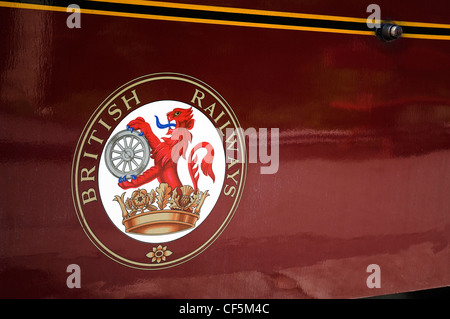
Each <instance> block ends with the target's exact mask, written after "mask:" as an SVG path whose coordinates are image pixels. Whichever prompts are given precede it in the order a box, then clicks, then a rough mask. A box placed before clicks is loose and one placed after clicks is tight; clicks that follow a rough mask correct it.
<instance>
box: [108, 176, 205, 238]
mask: <svg viewBox="0 0 450 319" xmlns="http://www.w3.org/2000/svg"><path fill="white" fill-rule="evenodd" d="M208 196H209V194H208V191H205V192H200V191H199V190H197V192H196V193H194V189H193V188H192V187H191V186H189V185H184V186H182V187H177V188H175V189H174V190H173V191H172V189H171V188H170V187H169V185H168V184H167V183H161V184H160V185H159V186H158V187H157V188H156V189H155V190H153V189H152V190H151V191H150V192H148V191H147V190H145V189H140V188H139V189H137V190H135V191H134V192H133V193H132V194H131V197H130V198H127V199H124V198H125V192H124V193H123V194H122V195H121V196H118V195H116V196H115V197H114V199H113V200H114V201H116V202H118V203H119V205H120V208H121V210H122V217H123V221H122V224H123V225H124V226H125V231H126V232H128V233H136V234H145V235H164V234H170V233H174V232H178V231H181V230H186V229H190V228H193V227H195V223H196V222H197V220H198V219H199V217H200V210H201V208H202V206H203V203H204V201H205V199H206V197H208ZM155 201H156V203H155ZM153 204H156V205H157V206H155V205H153ZM167 206H169V208H168V209H166V207H167Z"/></svg>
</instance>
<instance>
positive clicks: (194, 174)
mask: <svg viewBox="0 0 450 319" xmlns="http://www.w3.org/2000/svg"><path fill="white" fill-rule="evenodd" d="M201 148H205V149H206V151H207V153H206V155H205V157H203V160H202V163H201V164H200V167H201V169H202V172H203V174H205V176H209V177H211V179H212V180H213V182H214V181H215V178H216V177H215V175H214V172H213V169H212V163H213V159H214V148H213V147H212V145H211V144H209V143H208V142H202V143H198V144H197V145H195V146H194V148H193V149H192V151H191V153H190V154H189V159H188V168H189V175H191V179H192V183H193V184H194V191H195V192H197V183H198V179H199V177H200V176H199V174H198V166H197V160H198V158H197V155H195V157H194V158H193V156H194V153H195V152H196V151H197V150H199V149H201Z"/></svg>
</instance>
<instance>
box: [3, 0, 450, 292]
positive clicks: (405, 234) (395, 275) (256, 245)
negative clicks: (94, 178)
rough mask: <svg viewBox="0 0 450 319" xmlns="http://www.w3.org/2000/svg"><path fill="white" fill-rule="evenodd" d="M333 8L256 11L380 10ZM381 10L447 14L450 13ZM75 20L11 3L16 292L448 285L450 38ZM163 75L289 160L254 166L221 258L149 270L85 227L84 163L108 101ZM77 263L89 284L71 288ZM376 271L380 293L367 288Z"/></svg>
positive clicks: (6, 257)
mask: <svg viewBox="0 0 450 319" xmlns="http://www.w3.org/2000/svg"><path fill="white" fill-rule="evenodd" d="M235 2H236V3H228V5H230V6H233V7H247V8H248V7H250V6H244V5H242V4H239V3H238V2H239V1H235ZM416 2H417V3H418V1H416ZM416 2H414V3H416ZM329 3H330V2H329V1H320V2H314V5H312V4H304V3H299V4H295V5H294V4H292V3H291V2H290V1H286V3H282V2H280V3H277V4H268V3H267V2H261V3H257V4H252V8H257V9H266V10H277V11H291V12H292V11H294V12H306V13H314V14H332V15H343V16H359V17H364V16H365V8H366V7H367V4H359V5H352V6H346V5H343V6H340V7H336V5H333V6H330V5H329ZM358 3H359V2H358ZM217 5H224V4H222V3H217ZM275 6H276V7H275ZM443 6H444V7H445V4H443ZM381 7H382V8H383V12H385V14H386V15H387V16H392V17H393V18H395V19H398V20H408V21H421V22H436V23H438V22H440V23H446V22H447V23H448V13H446V14H445V13H444V12H448V10H447V11H445V10H444V8H441V9H440V10H437V9H436V8H433V10H432V11H427V10H421V7H420V6H419V5H414V4H413V5H411V6H401V7H400V6H399V5H393V4H389V3H387V2H386V3H383V4H381ZM447 7H448V5H447ZM449 9H450V8H449ZM66 18H67V14H65V13H58V12H46V11H35V10H24V9H7V8H0V21H2V22H1V24H2V28H1V30H0V42H1V43H2V44H3V45H2V47H1V49H0V52H1V53H0V54H1V59H0V68H1V69H0V71H1V73H0V112H1V113H0V114H1V123H2V125H1V128H0V130H1V135H0V145H1V153H0V167H1V172H2V174H1V175H2V177H1V178H0V189H1V193H2V203H1V206H0V208H1V214H0V229H1V232H0V242H1V245H0V283H1V291H0V294H1V296H2V297H3V298H6V297H10V298H11V297H12V298H24V297H38V298H49V297H61V298H78V297H83V298H134V297H144V298H158V297H159V298H354V297H364V296H371V295H379V294H390V293H395V292H402V291H409V290H418V289H426V288H431V287H438V286H446V285H449V284H450V272H449V259H448V256H449V237H450V217H449V216H450V215H449V207H450V196H449V194H450V87H449V85H448V78H449V76H448V75H449V74H450V42H449V41H437V40H414V39H399V40H397V41H395V42H393V43H383V42H381V41H379V40H378V39H377V38H376V37H375V36H374V37H370V36H358V35H344V34H332V33H320V32H303V31H287V30H269V29H259V28H245V27H231V26H217V25H204V24H193V23H182V22H165V21H153V20H141V19H133V18H118V17H106V16H97V15H83V16H82V27H81V29H68V28H67V27H66ZM446 19H447V21H446ZM158 72H177V73H182V74H187V75H190V76H193V77H196V78H198V79H200V80H202V81H204V82H206V83H208V84H209V85H210V86H212V87H213V88H215V89H216V90H217V91H219V92H220V94H221V95H222V96H223V97H224V98H225V99H226V100H227V102H228V103H229V104H230V106H231V107H232V108H233V110H234V112H235V114H236V117H237V118H238V119H239V122H240V124H241V125H242V126H243V128H249V127H254V128H280V165H279V170H278V172H277V173H276V174H273V175H261V174H260V166H261V165H260V164H249V165H248V174H247V180H246V186H245V190H244V193H243V197H242V200H241V202H240V204H239V207H238V209H237V211H236V214H235V216H234V218H233V219H232V221H231V223H230V224H229V225H228V227H227V228H226V230H225V231H224V233H223V234H222V235H221V236H220V237H219V238H218V239H217V240H216V241H215V242H214V244H213V245H212V246H211V247H209V248H208V249H207V250H206V251H204V252H203V253H202V254H200V255H199V256H198V257H196V258H195V259H193V260H191V261H189V262H187V263H184V264H182V265H180V266H177V267H174V268H170V269H166V270H158V271H142V270H134V269H130V268H127V267H124V266H122V265H120V264H118V263H115V262H114V261H112V260H110V259H108V258H107V257H106V256H104V255H103V254H102V253H100V252H99V251H98V250H97V249H96V248H95V246H94V245H93V244H92V243H91V242H90V241H89V239H88V238H87V237H86V236H85V234H84V232H83V230H82V228H81V227H80V223H79V222H78V219H77V217H76V214H75V211H74V205H73V200H72V194H71V167H72V158H73V155H74V152H75V148H76V145H77V142H78V139H79V136H80V134H81V132H82V130H83V127H84V126H85V124H86V123H87V121H88V120H89V117H90V116H91V114H92V113H93V112H94V110H95V109H96V108H97V107H98V105H99V104H100V103H101V102H102V101H103V100H104V99H105V98H106V97H107V96H108V95H109V94H110V93H111V92H113V91H114V90H115V89H116V88H118V87H120V86H121V85H123V84H124V83H126V82H128V81H130V80H132V79H135V78H137V77H139V76H142V75H146V74H151V73H158ZM69 264H78V265H79V266H80V267H81V270H82V288H80V289H68V288H67V286H66V278H67V275H68V274H67V273H66V267H67V266H68V265H69ZM370 264H378V265H380V267H381V271H382V279H381V280H382V281H381V288H379V289H369V288H368V287H367V286H366V279H367V276H368V275H369V274H368V273H367V272H366V268H367V266H368V265H370Z"/></svg>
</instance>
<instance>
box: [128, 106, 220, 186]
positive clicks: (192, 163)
mask: <svg viewBox="0 0 450 319" xmlns="http://www.w3.org/2000/svg"><path fill="white" fill-rule="evenodd" d="M192 117H193V116H192V108H189V109H182V108H175V109H173V110H172V111H171V112H169V113H167V120H168V121H169V124H167V125H161V124H160V123H159V120H158V118H157V124H158V127H160V128H166V127H169V130H168V131H167V135H171V136H170V137H163V138H162V141H161V140H160V139H159V138H158V137H157V136H156V135H155V134H154V133H153V131H152V129H151V127H150V124H148V123H147V122H146V121H145V120H144V119H143V118H142V117H138V118H136V119H135V120H133V121H130V123H128V129H130V130H140V131H141V133H140V134H143V135H144V136H145V137H146V138H147V140H148V142H149V144H150V147H151V149H152V151H151V154H150V158H152V159H153V160H154V166H152V167H150V168H149V169H148V170H146V171H144V172H143V173H142V174H140V175H139V176H132V179H131V180H127V179H126V177H124V178H120V179H119V186H120V187H121V188H123V189H129V188H137V187H140V186H142V185H144V184H147V183H150V182H151V181H153V180H155V179H157V180H158V181H159V182H160V183H167V184H168V185H169V186H170V187H171V189H172V190H175V189H176V188H177V187H181V186H183V184H182V183H181V181H180V178H179V176H178V171H177V166H178V159H179V158H180V157H181V156H182V157H183V158H184V159H185V158H186V152H187V149H188V146H189V144H190V143H191V142H192V133H191V132H190V130H191V129H192V128H193V127H194V122H195V120H194V119H193V118H192ZM171 121H175V123H176V124H175V125H174V124H173V123H170V122H171ZM171 126H175V128H173V129H172V128H171ZM201 148H205V149H206V150H207V154H206V155H205V156H204V157H203V160H202V163H201V165H200V168H201V171H202V172H203V174H204V175H205V176H209V177H211V179H212V180H213V182H214V181H215V176H214V172H213V169H212V162H213V159H214V148H213V147H212V145H211V144H209V143H207V142H202V143H198V144H197V145H195V146H194V147H193V148H192V150H191V152H190V154H189V158H188V169H189V175H190V176H191V179H192V183H193V186H194V191H195V192H197V183H198V180H199V174H198V166H197V156H195V157H193V156H194V154H195V152H196V151H197V150H199V149H201Z"/></svg>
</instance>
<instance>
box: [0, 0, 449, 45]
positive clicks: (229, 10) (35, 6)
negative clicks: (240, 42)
mask: <svg viewBox="0 0 450 319" xmlns="http://www.w3.org/2000/svg"><path fill="white" fill-rule="evenodd" d="M91 1H96V2H106V3H108V2H109V3H119V4H135V5H143V6H158V7H165V8H178V9H190V10H200V11H211V12H225V13H241V14H254V15H264V16H277V17H290V18H303V19H316V20H331V21H344V22H358V23H366V21H367V20H366V19H364V18H352V17H340V16H330V15H316V14H305V13H292V12H281V11H267V10H255V9H241V8H231V7H230V8H229V7H216V6H205V5H193V4H180V3H171V2H160V1H141V0H128V1H126V2H124V1H121V0H91ZM0 6H1V7H9V8H21V9H34V10H44V11H58V12H66V10H67V9H66V8H65V7H56V6H48V5H40V4H27V3H16V2H4V1H0ZM80 11H81V13H87V14H98V15H105V16H117V17H130V18H140V19H153V20H163V21H177V22H192V23H204V24H218V25H228V26H244V27H255V28H268V29H281V30H299V31H313V32H328V33H340V34H357V35H373V31H370V30H368V31H359V30H345V29H333V28H318V27H304V26H291V25H278V24H267V23H258V22H239V21H227V20H215V19H196V18H184V17H170V16H159V15H151V14H143V13H128V12H116V11H106V10H92V9H83V8H81V10H80ZM396 23H397V24H399V25H403V26H414V27H426V28H449V29H450V24H437V23H421V22H407V21H398V22H396ZM402 37H404V38H413V39H434V40H450V36H447V35H427V34H408V33H405V34H403V35H402Z"/></svg>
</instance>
